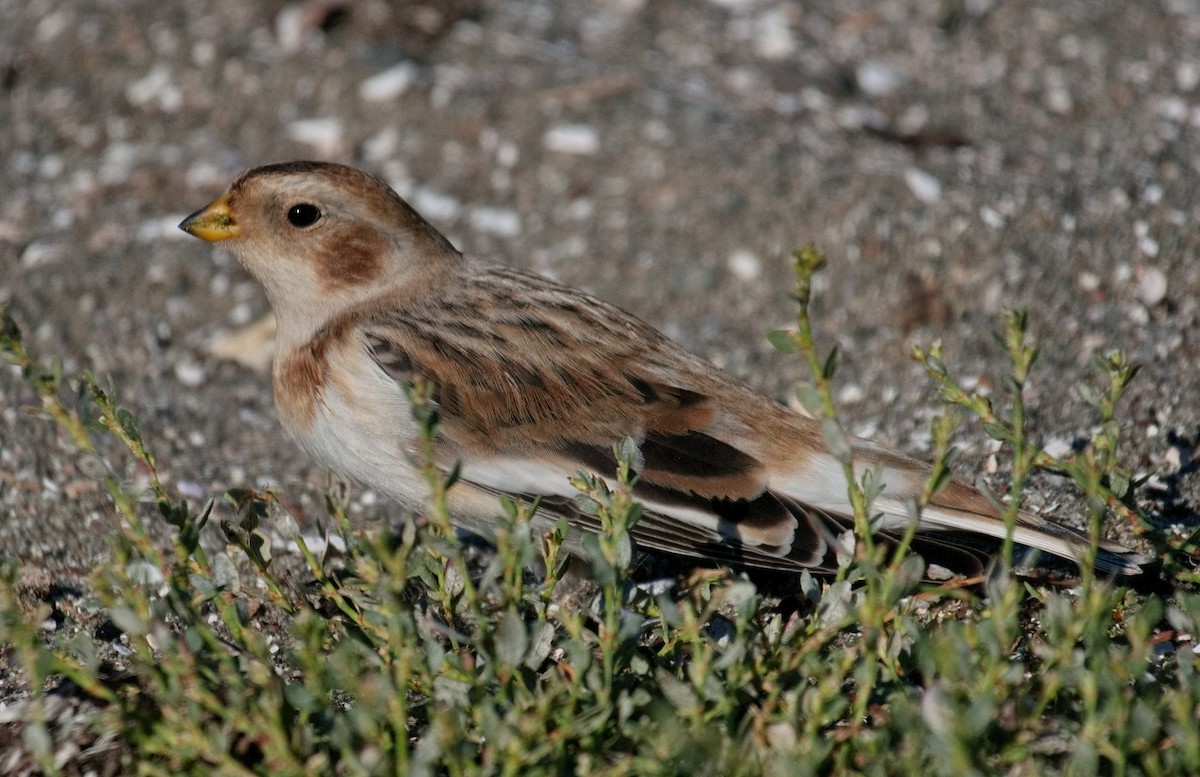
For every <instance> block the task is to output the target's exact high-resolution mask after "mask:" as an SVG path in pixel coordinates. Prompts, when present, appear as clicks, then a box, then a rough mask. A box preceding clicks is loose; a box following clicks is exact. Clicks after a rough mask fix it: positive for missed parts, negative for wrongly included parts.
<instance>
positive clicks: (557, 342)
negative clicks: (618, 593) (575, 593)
mask: <svg viewBox="0 0 1200 777" xmlns="http://www.w3.org/2000/svg"><path fill="white" fill-rule="evenodd" d="M471 282H472V283H475V284H482V285H483V286H484V287H485V289H480V288H476V289H469V288H464V289H462V293H458V294H451V295H450V296H448V297H446V298H444V299H443V300H441V301H439V302H436V303H432V304H431V305H429V306H428V307H426V308H424V309H420V310H412V309H408V310H403V311H398V310H396V309H391V310H389V311H388V312H386V313H382V314H378V315H375V316H372V317H370V318H369V319H368V320H367V321H365V322H363V323H362V324H361V325H360V327H361V330H362V331H363V333H364V336H365V338H366V341H367V344H368V346H369V347H370V348H371V350H372V354H373V357H374V359H375V361H376V363H377V364H378V365H379V366H380V368H381V369H383V370H384V371H385V372H386V373H387V374H388V375H390V376H391V377H392V378H393V379H395V380H397V381H400V382H410V381H412V380H414V379H415V378H418V377H420V378H424V379H428V380H431V381H432V382H433V383H434V385H435V401H436V403H437V405H438V408H439V411H440V414H441V424H440V427H439V434H440V436H441V438H442V440H441V442H442V443H443V445H444V448H443V450H444V455H445V456H446V459H447V461H446V463H447V464H449V463H450V461H449V459H460V460H462V461H463V465H464V473H465V475H464V476H465V477H466V478H468V479H471V480H472V481H473V482H475V483H476V484H477V485H479V486H482V487H484V488H489V489H492V490H496V491H505V490H509V491H511V490H513V488H512V485H513V484H511V483H509V482H508V480H507V479H506V478H509V474H508V473H510V472H511V469H506V470H505V471H504V472H501V471H499V469H498V468H497V467H495V466H493V467H492V468H491V469H490V470H489V465H488V462H489V461H490V462H495V461H497V460H501V459H506V460H517V462H518V464H520V465H523V466H525V465H527V466H526V468H527V469H528V470H531V471H537V472H540V473H544V477H543V479H542V481H541V482H540V483H539V485H540V486H541V487H540V488H538V493H540V494H542V495H546V496H550V497H554V496H560V497H565V496H567V495H568V494H570V493H571V492H570V489H569V486H568V484H567V481H568V479H569V478H570V476H571V475H573V474H574V473H575V472H577V471H578V470H579V469H585V470H588V471H591V472H594V473H596V474H599V475H603V476H609V477H611V476H612V475H613V473H614V472H615V470H616V461H615V458H614V456H613V453H612V446H613V444H614V443H616V442H618V441H619V440H620V439H622V438H623V437H632V438H633V439H634V440H635V441H637V443H638V447H639V461H638V462H637V474H638V479H639V480H638V485H637V489H636V495H637V496H638V498H639V499H641V500H642V501H643V503H644V507H645V516H646V517H645V518H644V519H643V521H642V523H641V525H640V526H639V527H638V529H637V531H635V538H636V539H638V540H639V541H640V542H641V543H642V544H644V545H646V546H648V547H653V548H657V549H661V550H668V551H671V552H675V553H685V554H687V555H692V556H702V557H711V558H720V559H725V560H731V561H736V560H741V561H742V563H753V564H755V565H758V566H787V567H795V566H797V565H800V566H806V565H812V564H815V563H818V562H819V561H820V560H821V559H824V558H825V557H826V555H827V554H828V550H829V546H828V543H827V538H828V536H829V532H828V530H826V529H825V528H824V523H823V521H822V520H821V519H820V518H819V517H817V511H812V510H810V509H809V508H807V507H806V506H805V505H803V504H800V503H798V502H796V501H794V500H787V499H783V498H781V497H780V496H778V495H776V494H773V493H771V492H770V491H769V490H768V488H767V486H768V483H767V467H766V466H765V465H764V463H763V460H762V458H763V454H762V453H761V452H760V451H759V450H755V449H751V448H749V445H750V442H749V441H750V440H752V439H753V438H754V435H751V434H747V433H746V432H747V431H748V429H747V423H748V422H747V421H746V420H745V414H744V413H740V412H735V410H734V409H733V408H730V407H725V406H722V403H721V402H719V401H718V399H717V396H721V397H724V398H726V399H727V400H728V399H729V398H733V399H734V400H735V401H736V403H746V404H748V405H749V404H753V405H759V404H762V405H770V406H771V408H772V409H771V410H770V411H769V412H770V413H772V414H773V413H775V412H786V411H782V410H781V409H778V408H777V407H776V406H774V404H773V403H771V402H769V400H766V399H764V398H762V397H761V396H759V395H757V394H755V393H753V392H751V391H750V390H749V389H747V388H745V387H743V386H742V385H741V384H739V383H736V382H735V381H733V379H732V378H729V377H728V376H725V375H724V374H723V373H721V372H720V371H718V370H716V369H715V368H713V367H712V366H711V365H707V364H705V363H703V362H702V361H700V360H699V359H697V358H695V357H693V356H691V355H690V354H687V353H686V352H683V351H682V350H680V349H679V348H678V346H676V345H674V344H673V343H670V342H669V341H668V340H666V338H665V337H663V336H662V335H661V334H659V333H658V332H657V331H656V330H654V329H653V328H651V327H649V326H648V325H646V324H644V323H643V322H641V321H639V320H637V319H635V318H633V317H631V316H629V315H628V314H625V313H623V312H622V311H620V310H618V309H616V308H614V307H612V306H610V305H607V304H605V303H603V302H601V301H600V300H597V299H594V298H590V297H586V296H584V295H581V294H579V293H578V292H575V291H570V290H566V289H563V288H561V287H559V286H557V285H556V284H554V283H552V282H551V281H548V280H546V279H544V278H540V277H537V276H532V275H528V274H525V273H522V272H520V271H517V270H512V269H509V268H503V267H493V268H489V269H488V270H487V271H486V272H484V273H480V274H476V275H474V276H472V280H471ZM485 290H486V293H483V292H484V291H485ZM480 298H484V299H487V300H488V301H489V305H488V306H487V307H479V306H477V305H474V306H473V305H471V304H470V300H472V299H476V300H477V299H480ZM468 451H469V452H470V454H469V455H468V454H467V452H468ZM552 481H553V482H552ZM506 486H507V487H506ZM547 507H549V503H548V502H547ZM569 517H571V518H572V520H574V521H575V522H576V523H577V524H579V525H581V527H584V528H593V527H586V526H585V524H586V522H587V518H586V516H582V515H578V514H574V515H570V516H569ZM789 555H790V556H792V558H791V559H790V560H788V561H784V557H787V556H789ZM746 556H752V557H753V558H754V560H748V559H747V558H745V557H746Z"/></svg>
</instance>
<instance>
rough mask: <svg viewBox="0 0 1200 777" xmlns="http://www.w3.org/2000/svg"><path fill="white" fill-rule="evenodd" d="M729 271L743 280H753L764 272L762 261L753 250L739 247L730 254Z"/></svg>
mask: <svg viewBox="0 0 1200 777" xmlns="http://www.w3.org/2000/svg"><path fill="white" fill-rule="evenodd" d="M726 264H727V265H728V267H729V271H730V272H731V273H733V274H734V276H736V277H737V278H739V279H741V280H743V281H752V280H754V279H755V278H757V277H758V276H759V273H761V272H762V261H761V260H759V258H758V257H757V256H755V255H754V253H753V252H751V251H747V250H746V249H744V248H739V249H737V250H736V251H734V252H733V253H732V254H730V255H729V259H728V260H727V262H726Z"/></svg>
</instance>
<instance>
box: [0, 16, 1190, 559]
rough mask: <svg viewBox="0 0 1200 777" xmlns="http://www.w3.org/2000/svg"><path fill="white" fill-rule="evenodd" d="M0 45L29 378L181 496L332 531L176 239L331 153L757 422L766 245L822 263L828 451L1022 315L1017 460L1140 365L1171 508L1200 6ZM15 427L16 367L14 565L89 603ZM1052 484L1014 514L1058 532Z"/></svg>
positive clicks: (142, 26) (249, 310)
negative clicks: (607, 308)
mask: <svg viewBox="0 0 1200 777" xmlns="http://www.w3.org/2000/svg"><path fill="white" fill-rule="evenodd" d="M0 19H3V25H2V26H0V304H4V305H7V306H8V307H9V309H10V312H11V314H12V315H13V316H14V317H15V318H16V320H17V321H18V322H19V323H20V325H21V326H22V327H23V329H24V330H25V332H26V335H27V338H28V345H29V347H30V348H31V349H33V350H34V351H35V353H36V354H38V355H39V356H40V357H41V358H42V359H45V360H48V359H50V358H51V357H58V358H61V359H62V362H63V365H64V370H65V371H66V372H67V373H72V372H77V371H79V370H84V369H90V370H93V371H95V372H96V373H97V374H99V375H101V376H102V378H103V379H104V380H111V383H112V385H113V387H114V389H115V391H116V393H117V395H118V397H119V398H120V400H121V401H122V402H123V403H124V404H125V405H127V406H128V407H130V408H131V409H132V410H133V411H134V412H135V414H136V415H137V416H138V417H139V419H140V420H141V422H142V425H143V431H144V432H145V435H146V437H147V439H148V440H149V442H150V444H151V447H152V448H153V450H154V451H155V452H156V454H157V455H158V457H159V459H160V463H161V465H162V469H163V475H164V479H165V480H166V481H167V482H168V485H169V486H171V487H172V488H175V489H177V490H178V491H179V492H180V493H181V494H183V495H184V496H187V497H188V498H190V499H191V500H193V501H194V502H203V501H204V500H206V499H208V498H209V496H210V495H214V494H216V495H219V494H220V493H221V492H222V491H223V490H224V489H227V488H230V487H233V486H254V485H261V484H270V485H271V486H272V487H275V488H277V489H279V490H280V491H281V492H282V493H284V494H286V495H287V498H288V499H289V500H290V501H291V503H292V504H293V506H294V507H295V509H296V510H297V511H298V512H299V513H300V514H301V516H302V517H303V516H306V515H307V516H310V517H311V516H317V517H319V516H320V515H321V514H322V510H323V508H322V501H321V496H320V494H321V488H322V486H323V484H324V476H323V474H322V473H321V472H320V471H319V470H317V469H316V468H314V467H313V466H312V465H310V464H309V463H308V462H307V461H306V460H305V459H304V458H303V456H302V455H301V454H300V453H299V452H298V450H296V449H295V447H294V446H293V445H292V444H291V442H290V441H288V440H287V439H286V438H285V437H284V436H283V434H282V432H281V431H280V430H279V428H278V425H277V423H276V421H275V418H274V410H273V407H272V402H271V397H270V384H269V378H268V376H267V374H266V372H265V371H264V370H265V365H266V361H267V359H268V358H269V322H264V320H263V316H264V315H265V314H266V313H267V303H266V300H265V299H264V297H263V296H262V294H261V293H260V291H259V290H258V289H257V287H256V286H255V285H254V284H253V283H252V282H251V281H250V279H249V278H248V276H247V275H246V274H245V273H244V272H243V271H242V270H241V268H240V267H238V266H237V265H236V263H235V262H234V261H232V259H231V258H230V257H229V256H228V255H227V254H226V253H224V252H223V251H221V250H220V249H219V248H218V249H216V250H214V249H213V248H211V247H210V246H207V245H204V244H201V243H200V242H199V241H195V240H190V239H188V238H187V236H186V235H184V234H183V233H181V232H179V231H178V230H177V229H176V228H175V225H176V224H177V223H178V222H179V221H180V220H181V219H182V218H183V217H184V216H185V215H187V214H188V213H189V212H191V211H193V210H195V209H197V208H199V207H201V206H202V205H204V204H205V203H207V202H208V201H209V200H210V199H212V198H213V197H214V196H216V195H217V194H219V193H220V192H221V191H222V190H223V189H224V187H225V186H226V185H227V184H228V182H229V181H230V180H231V179H232V178H233V177H234V176H235V175H236V174H237V173H238V172H240V171H242V170H244V169H245V168H247V167H251V166H255V165H258V164H262V163H265V162H271V161H277V160H283V159H292V158H315V159H326V160H333V161H339V162H345V163H350V164H354V165H356V166H359V167H363V168H365V169H367V170H369V171H371V172H373V173H376V174H378V175H380V176H382V177H383V178H385V179H386V180H387V181H389V182H390V183H391V184H392V185H393V186H394V187H395V188H396V189H397V191H399V192H400V193H401V194H402V195H403V196H405V197H406V198H408V199H409V200H410V202H412V204H413V205H414V206H415V207H416V208H417V209H418V210H419V211H421V212H422V213H423V214H424V215H425V216H426V217H427V218H429V220H430V221H432V222H433V223H434V224H435V225H436V226H437V227H438V228H439V229H441V230H442V231H444V232H445V233H446V234H447V235H448V236H449V237H450V239H451V240H452V241H453V242H454V243H455V245H457V246H458V247H459V248H460V249H462V250H464V251H466V252H469V253H473V254H478V255H484V256H488V257H491V258H493V259H496V260H498V261H503V262H508V263H512V264H517V265H521V266H523V267H527V268H530V269H532V270H535V271H537V272H540V273H544V274H547V275H550V276H553V277H555V278H557V279H559V280H561V281H564V282H567V283H571V284H574V285H578V286H582V287H584V288H586V289H587V290H589V291H591V292H593V293H595V294H597V295H599V296H601V297H603V298H605V299H607V300H610V301H612V302H615V303H617V304H619V305H621V306H622V307H625V308H626V309H628V310H630V311H632V312H634V313H636V314H637V315H639V316H641V317H643V318H645V319H647V320H648V321H650V322H651V323H653V324H654V325H656V326H658V327H660V328H662V329H663V330H664V331H666V332H667V333H668V334H669V335H671V336H672V337H675V338H677V339H678V340H680V341H681V342H683V343H684V344H685V345H686V346H688V347H689V348H691V349H693V350H695V351H697V352H698V353H700V354H701V355H703V356H705V357H706V358H709V359H711V360H712V361H713V362H714V363H716V364H718V365H720V366H722V367H724V368H726V369H728V370H730V371H731V372H733V373H734V374H736V375H738V376H740V377H742V378H744V379H746V380H747V381H748V382H749V383H750V384H751V385H753V386H755V387H756V388H759V389H761V390H763V391H765V392H767V393H769V394H770V395H772V396H774V397H777V398H778V399H780V400H781V401H787V400H788V395H789V393H790V392H789V387H790V385H791V384H792V382H793V381H794V380H795V379H796V378H798V377H801V376H802V375H803V369H802V365H801V364H800V363H799V361H798V360H796V359H795V358H794V357H783V356H778V355H776V354H774V353H773V352H772V351H771V349H770V347H769V346H768V345H767V343H766V341H765V340H764V338H763V333H764V332H765V331H766V330H767V329H769V328H774V327H778V326H784V325H787V324H788V323H789V321H791V319H792V316H793V315H794V310H793V307H792V305H791V303H790V301H789V299H788V297H787V292H788V290H789V288H790V286H791V283H792V276H791V271H790V260H789V254H790V251H791V249H792V248H793V247H794V246H796V245H798V244H800V243H804V242H812V243H814V244H816V245H817V246H818V247H819V248H821V249H822V250H824V251H825V252H826V254H827V255H828V259H829V267H828V269H827V270H826V271H825V272H824V273H823V274H822V276H821V278H820V282H819V284H818V296H817V301H816V306H815V316H816V322H817V325H818V327H819V330H818V337H819V340H820V342H821V343H822V344H823V346H824V347H829V346H832V345H833V344H835V343H836V344H838V345H839V346H840V347H841V349H842V351H843V360H842V367H841V371H840V373H839V376H838V379H837V383H836V387H837V388H836V390H837V395H838V398H839V401H840V402H841V406H842V408H843V410H844V412H845V416H846V421H847V425H848V427H849V428H850V429H851V431H854V432H856V433H859V434H864V435H867V436H871V437H873V438H875V439H877V440H879V441H881V442H885V443H888V444H891V445H896V446H899V447H901V448H902V449H903V450H905V451H906V452H907V453H909V454H911V455H914V456H925V455H927V454H928V448H929V434H928V431H927V424H928V419H929V417H930V416H931V415H932V414H933V413H934V412H935V411H936V404H935V403H934V401H933V398H934V392H933V391H932V390H931V388H930V386H929V383H928V381H927V380H926V379H925V378H924V375H923V371H922V369H921V368H920V367H919V365H917V364H916V363H915V362H913V361H912V360H911V358H910V357H909V352H910V350H911V348H912V346H913V345H914V344H922V345H928V344H930V343H932V342H934V341H936V340H941V341H942V342H943V343H944V344H945V350H946V361H947V362H948V363H949V364H950V365H951V368H952V370H953V371H955V372H956V373H957V374H958V375H960V376H962V377H963V378H964V380H966V381H967V382H968V383H969V384H970V385H973V386H979V387H983V388H988V387H989V386H994V385H997V383H998V379H999V376H1000V375H1001V374H1002V373H1003V371H1004V367H1005V363H1004V360H1003V358H1002V355H1001V353H1000V352H999V350H998V349H997V348H996V347H995V346H994V345H992V344H991V341H990V338H989V334H988V333H989V332H990V331H991V330H992V329H994V328H996V327H997V326H998V325H999V318H1000V315H1001V313H1002V311H1003V310H1004V309H1005V308H1008V307H1018V308H1024V309H1028V310H1029V311H1030V315H1031V319H1032V328H1033V331H1034V333H1035V335H1036V336H1037V337H1038V338H1039V339H1040V341H1041V342H1042V344H1043V346H1044V357H1043V360H1042V362H1041V367H1040V370H1039V372H1038V373H1037V375H1036V376H1035V379H1034V381H1033V382H1032V385H1031V389H1030V403H1031V405H1032V423H1033V425H1034V430H1035V432H1036V433H1037V435H1038V437H1039V440H1040V441H1041V442H1042V443H1043V444H1046V445H1048V446H1051V447H1053V448H1055V449H1056V450H1057V451H1058V452H1063V451H1066V450H1069V449H1070V447H1071V446H1072V445H1073V444H1075V442H1076V441H1077V440H1079V439H1081V438H1083V437H1085V436H1086V435H1087V433H1088V431H1089V429H1090V427H1091V425H1092V423H1094V420H1095V417H1094V415H1093V414H1092V413H1091V412H1090V411H1089V410H1088V408H1087V407H1086V406H1085V405H1084V404H1083V403H1082V402H1081V401H1079V400H1077V399H1075V398H1074V395H1073V393H1072V386H1073V385H1074V384H1076V383H1077V382H1078V381H1080V380H1082V379H1084V378H1086V376H1087V375H1088V374H1089V372H1090V365H1091V361H1092V358H1093V356H1094V354H1095V353H1097V352H1105V351H1107V350H1110V349H1115V348H1121V349H1124V350H1125V351H1127V352H1128V354H1129V355H1130V357H1131V358H1132V359H1133V360H1134V361H1138V362H1141V363H1143V364H1144V365H1145V368H1144V370H1143V373H1142V376H1141V378H1140V379H1139V380H1138V381H1137V382H1136V383H1135V385H1134V387H1133V388H1132V389H1131V391H1130V394H1129V397H1128V399H1127V400H1126V404H1125V405H1124V409H1123V413H1122V417H1123V418H1124V419H1125V420H1126V421H1127V425H1128V440H1129V442H1128V445H1127V447H1126V449H1125V453H1124V455H1125V458H1126V460H1127V462H1128V465H1129V466H1130V467H1131V468H1133V469H1134V471H1135V472H1136V473H1139V474H1145V475H1151V476H1152V479H1151V481H1150V484H1149V486H1148V488H1147V490H1146V491H1145V498H1146V499H1147V500H1148V501H1150V502H1151V503H1153V504H1155V505H1156V507H1157V508H1158V509H1161V510H1163V511H1165V512H1164V515H1165V517H1164V521H1166V522H1171V521H1176V520H1180V521H1183V520H1188V519H1189V518H1190V516H1192V515H1193V513H1194V504H1195V502H1194V499H1195V494H1194V487H1193V492H1192V493H1191V494H1189V492H1188V491H1187V484H1188V483H1189V482H1190V481H1189V480H1188V479H1187V477H1186V476H1187V475H1188V473H1190V472H1191V471H1192V470H1193V467H1194V465H1193V462H1192V449H1193V446H1194V445H1195V443H1196V440H1197V435H1198V433H1200V410H1198V408H1200V389H1198V386H1200V366H1198V365H1197V348H1198V343H1197V340H1198V337H1200V321H1198V319H1200V314H1198V310H1197V305H1198V302H1197V300H1198V299H1200V271H1198V270H1197V268H1196V255H1197V245H1198V238H1197V235H1196V229H1195V227H1194V224H1195V222H1196V219H1197V215H1198V214H1200V202H1198V201H1197V197H1196V194H1197V185H1196V179H1197V160H1198V158H1200V154H1198V153H1197V152H1198V151H1200V142H1198V140H1197V131H1198V129H1197V128H1198V127H1200V46H1198V42H1200V4H1198V3H1196V2H1194V1H1192V0H1169V1H1167V0H1164V1H1163V2H1146V3H1127V2H1124V1H1123V0H1112V1H1111V2H1104V1H1103V0H1088V1H1086V2H1070V1H1064V0H1052V1H1051V0H1046V1H1045V2H1037V1H1035V0H1013V1H1011V2H1003V3H1001V2H991V1H989V0H943V1H940V2H930V1H929V0H910V1H908V2H905V1H904V0H883V1H881V2H857V3H856V2H842V1H841V0H822V1H821V2H803V3H800V2H797V3H790V2H778V1H777V0H704V1H699V0H554V1H553V2H550V1H548V0H451V1H450V2H439V3H419V2H404V1H403V0H390V1H385V0H362V1H360V2H348V1H346V2H338V1H336V0H305V1H303V2H290V3H283V2H260V3H253V2H244V0H209V1H208V2H203V3H196V2H183V1H182V0H108V1H104V0H91V1H90V2H53V1H52V0H0ZM34 403H35V397H34V395H33V393H32V392H31V391H30V389H29V388H28V387H27V386H25V385H24V384H23V383H22V382H21V380H20V377H19V375H18V374H17V373H16V372H15V371H14V370H12V369H10V368H8V367H3V368H0V556H9V557H17V558H20V559H22V560H23V561H25V562H27V563H30V564H35V565H37V566H38V567H39V568H40V569H43V570H46V573H47V574H48V575H50V577H51V578H52V579H55V580H57V579H75V578H77V577H79V576H80V575H84V574H86V573H87V571H89V570H90V569H91V567H92V566H93V564H94V562H95V559H96V558H98V557H99V556H101V555H102V554H104V553H105V547H106V546H105V544H104V534H105V531H106V530H107V528H108V527H109V526H111V525H112V524H111V522H112V521H113V520H114V519H113V517H112V513H111V510H110V508H109V507H108V505H107V499H106V497H105V495H104V494H103V493H101V491H100V490H99V487H98V486H97V485H96V484H95V481H94V480H93V479H92V478H91V477H90V476H89V475H88V474H87V472H86V466H84V465H83V464H82V463H81V462H79V461H77V460H76V459H75V457H74V455H73V454H71V453H70V452H69V449H68V448H67V446H65V445H63V444H61V442H60V441H59V439H58V437H57V435H56V433H55V431H54V429H53V428H52V427H51V426H50V425H48V424H46V423H45V422H44V421H42V420H39V419H37V418H36V417H34V416H33V415H32V414H31V413H29V412H26V411H28V410H30V409H31V405H32V404H34ZM960 441H961V449H962V456H961V458H960V461H959V465H958V466H959V468H960V470H961V471H962V473H963V474H965V475H966V476H968V477H974V476H975V474H977V473H979V472H992V471H995V470H999V472H1000V474H1002V473H1003V468H1004V463H1003V458H1002V457H1000V458H999V459H998V458H997V457H996V456H995V454H996V449H995V447H994V445H993V444H991V443H990V442H989V441H988V440H987V438H986V437H984V436H983V435H982V434H981V433H979V431H978V430H977V429H968V430H964V432H963V433H962V434H961V435H960ZM138 476H139V474H138V473H137V472H130V473H129V477H130V478H137V477H138ZM1192 480H1194V478H1193V479H1192ZM1057 485H1058V484H1056V483H1055V482H1054V481H1053V480H1051V479H1043V481H1041V482H1040V483H1039V486H1040V490H1039V493H1038V494H1037V495H1035V497H1034V499H1035V504H1034V506H1035V507H1038V508H1042V509H1046V510H1048V511H1050V512H1054V513H1055V514H1056V515H1059V514H1062V515H1063V517H1065V518H1066V519H1068V520H1069V518H1070V515H1071V512H1072V511H1071V503H1070V499H1071V497H1070V495H1069V494H1064V493H1061V492H1060V491H1061V490H1059V489H1056V486H1057ZM355 493H356V496H355V503H354V504H355V508H354V509H355V511H356V512H358V513H362V514H373V515H377V514H388V513H389V509H390V508H388V507H387V506H386V505H382V504H380V503H379V500H378V499H376V498H375V496H374V495H372V494H371V493H369V492H362V491H361V490H359V491H356V492H355ZM222 509H223V508H220V507H219V508H218V517H219V514H220V512H221V510H222ZM1076 512H1077V511H1076Z"/></svg>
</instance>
